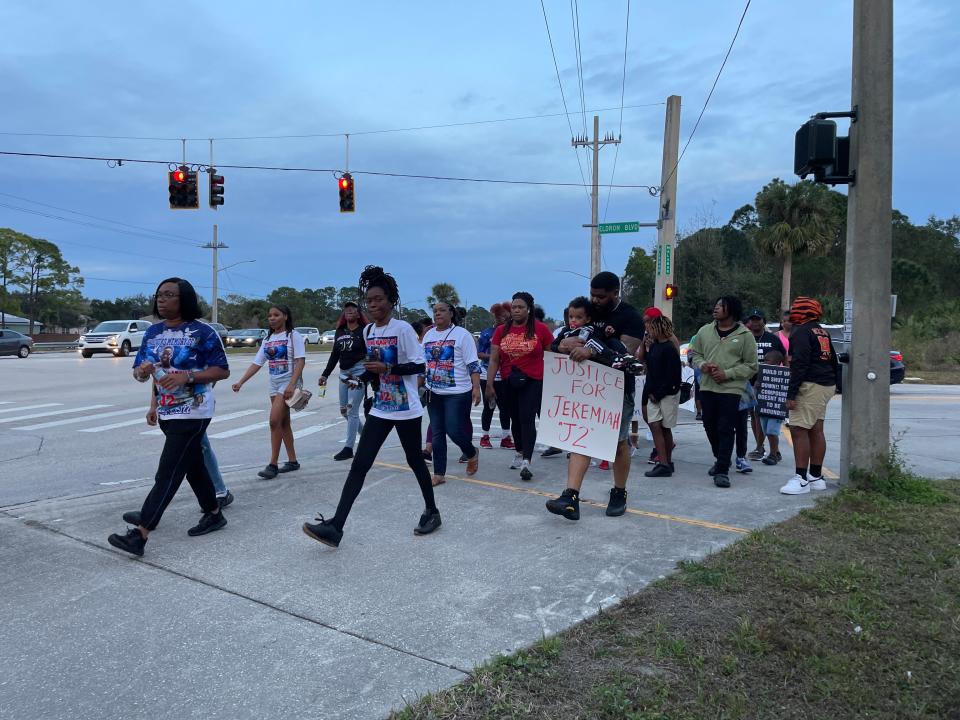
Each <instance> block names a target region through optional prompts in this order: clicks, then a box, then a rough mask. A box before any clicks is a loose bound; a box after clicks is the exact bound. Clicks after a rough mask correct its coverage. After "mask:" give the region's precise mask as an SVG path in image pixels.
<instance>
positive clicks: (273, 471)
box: [257, 463, 280, 480]
mask: <svg viewBox="0 0 960 720" xmlns="http://www.w3.org/2000/svg"><path fill="white" fill-rule="evenodd" d="M279 472H280V468H278V467H277V466H276V465H274V464H273V463H270V464H269V465H267V466H266V467H265V468H264V469H263V470H261V471H260V472H258V473H257V475H259V476H260V477H262V478H263V479H264V480H273V479H274V478H275V477H276V476H277V474H278V473H279Z"/></svg>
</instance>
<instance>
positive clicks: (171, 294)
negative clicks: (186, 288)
mask: <svg viewBox="0 0 960 720" xmlns="http://www.w3.org/2000/svg"><path fill="white" fill-rule="evenodd" d="M178 297H180V293H175V292H158V293H157V299H158V300H159V299H160V298H165V299H167V300H171V299H173V298H178Z"/></svg>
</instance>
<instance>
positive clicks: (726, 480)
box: [713, 472, 730, 488]
mask: <svg viewBox="0 0 960 720" xmlns="http://www.w3.org/2000/svg"><path fill="white" fill-rule="evenodd" d="M713 484H714V485H716V486H717V487H718V488H728V487H730V476H729V475H727V474H726V473H719V472H718V473H717V474H716V475H714V476H713Z"/></svg>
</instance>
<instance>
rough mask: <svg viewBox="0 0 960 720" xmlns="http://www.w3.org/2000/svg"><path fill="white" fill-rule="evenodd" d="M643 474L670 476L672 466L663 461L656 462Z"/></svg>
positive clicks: (648, 475) (647, 475)
mask: <svg viewBox="0 0 960 720" xmlns="http://www.w3.org/2000/svg"><path fill="white" fill-rule="evenodd" d="M644 475H645V476H646V477H670V476H671V475H673V468H672V467H670V466H669V465H666V464H665V463H657V464H656V465H654V466H653V469H652V470H647V471H646V472H645V473H644Z"/></svg>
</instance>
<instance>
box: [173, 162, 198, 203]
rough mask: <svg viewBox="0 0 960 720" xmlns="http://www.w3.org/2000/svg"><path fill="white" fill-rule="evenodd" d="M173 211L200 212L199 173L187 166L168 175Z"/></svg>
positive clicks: (182, 166)
mask: <svg viewBox="0 0 960 720" xmlns="http://www.w3.org/2000/svg"><path fill="white" fill-rule="evenodd" d="M167 177H168V181H169V185H168V187H169V190H170V209H171V210H199V209H200V194H199V193H198V192H197V173H196V171H194V170H191V169H190V168H189V167H188V166H186V165H181V166H180V167H178V168H177V169H176V170H171V171H170V172H169V173H167Z"/></svg>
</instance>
